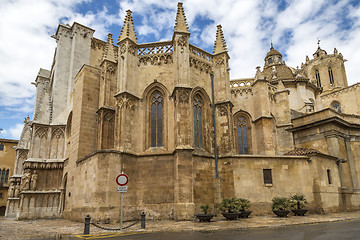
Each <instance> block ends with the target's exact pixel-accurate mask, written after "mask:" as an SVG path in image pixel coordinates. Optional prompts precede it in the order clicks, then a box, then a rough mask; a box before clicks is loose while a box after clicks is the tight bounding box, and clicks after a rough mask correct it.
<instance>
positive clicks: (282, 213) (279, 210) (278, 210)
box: [271, 197, 290, 217]
mask: <svg viewBox="0 0 360 240" xmlns="http://www.w3.org/2000/svg"><path fill="white" fill-rule="evenodd" d="M271 201H272V210H273V212H274V213H275V215H276V216H278V217H286V216H287V215H288V214H289V212H290V211H289V206H290V203H289V199H288V198H284V197H274V198H273V199H272V200H271Z"/></svg>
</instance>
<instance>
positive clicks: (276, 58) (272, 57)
mask: <svg viewBox="0 0 360 240" xmlns="http://www.w3.org/2000/svg"><path fill="white" fill-rule="evenodd" d="M264 60H265V67H264V68H265V69H267V68H269V67H272V66H275V65H283V64H285V63H284V62H283V60H282V55H281V53H280V52H279V51H278V50H276V49H275V48H274V47H273V44H272V43H271V47H270V51H269V52H268V53H267V54H266V57H265V59H264Z"/></svg>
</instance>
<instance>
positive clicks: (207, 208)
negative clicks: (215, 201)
mask: <svg viewBox="0 0 360 240" xmlns="http://www.w3.org/2000/svg"><path fill="white" fill-rule="evenodd" d="M200 208H201V210H202V211H203V213H204V214H208V212H209V210H210V206H209V204H205V205H201V206H200Z"/></svg>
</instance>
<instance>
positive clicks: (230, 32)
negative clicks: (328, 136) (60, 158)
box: [0, 0, 360, 139]
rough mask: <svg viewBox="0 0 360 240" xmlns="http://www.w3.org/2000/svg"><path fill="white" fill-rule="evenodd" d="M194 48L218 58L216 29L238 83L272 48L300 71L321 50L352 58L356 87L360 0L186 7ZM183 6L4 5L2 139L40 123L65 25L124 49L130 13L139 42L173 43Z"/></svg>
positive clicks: (209, 1) (206, 1)
mask: <svg viewBox="0 0 360 240" xmlns="http://www.w3.org/2000/svg"><path fill="white" fill-rule="evenodd" d="M183 3H184V9H185V14H186V17H187V21H188V24H189V27H190V32H191V37H190V42H191V43H192V44H194V45H196V46H198V47H201V48H203V49H205V50H207V51H208V52H212V51H213V46H214V40H215V32H216V25H218V24H221V25H222V27H223V31H224V36H225V40H226V42H227V46H228V50H229V55H230V57H231V59H230V68H231V70H230V77H231V79H236V78H246V77H253V76H254V75H255V68H256V66H261V67H262V66H263V64H264V56H265V55H266V53H267V52H268V51H269V46H270V42H271V41H272V42H273V43H274V46H275V48H276V49H277V50H279V51H280V52H281V53H282V54H283V56H284V60H285V61H286V64H287V65H288V66H292V67H296V66H300V65H301V63H302V62H304V61H305V56H306V55H309V57H310V58H311V57H312V54H313V53H314V52H315V50H316V48H317V44H316V43H317V39H321V44H320V45H321V47H322V48H323V49H325V50H326V51H327V52H328V53H332V52H333V49H334V47H336V48H337V49H338V51H339V52H341V53H342V54H343V55H344V57H345V58H346V59H348V60H349V61H348V62H346V65H345V67H346V69H347V77H348V81H349V84H355V83H357V82H359V81H360V78H359V76H360V67H359V66H360V1H359V0H338V1H336V0H277V1H271V0H184V1H183ZM176 8H177V1H171V0H92V1H91V0H61V1H59V0H1V1H0V16H1V21H0V43H1V44H0V84H1V88H0V128H1V129H3V130H2V131H1V133H0V138H10V139H17V138H19V136H20V133H21V129H22V124H23V120H24V118H25V117H26V116H27V115H29V116H30V118H32V114H33V104H34V96H35V90H36V89H35V86H34V85H31V82H33V81H35V77H36V75H37V73H38V71H39V68H46V69H50V66H51V63H52V58H53V54H54V50H55V47H56V43H55V40H54V39H52V38H50V36H51V35H53V34H54V33H55V31H56V28H57V26H58V24H59V23H69V24H70V25H71V24H72V23H73V22H74V21H77V22H79V23H81V24H83V25H86V26H89V27H91V28H93V29H94V30H96V32H95V37H96V38H99V39H102V40H106V35H107V33H109V32H110V33H112V34H113V38H114V40H115V42H116V39H117V38H118V36H119V34H120V31H121V27H122V24H123V19H124V17H125V11H126V10H127V9H130V10H132V12H133V17H134V22H135V30H136V32H137V34H138V42H139V43H145V42H154V41H160V40H170V39H171V37H172V34H173V27H174V23H175V15H176Z"/></svg>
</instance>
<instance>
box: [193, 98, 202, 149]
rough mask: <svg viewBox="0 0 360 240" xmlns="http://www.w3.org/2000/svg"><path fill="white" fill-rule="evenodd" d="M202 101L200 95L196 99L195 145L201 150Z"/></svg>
mask: <svg viewBox="0 0 360 240" xmlns="http://www.w3.org/2000/svg"><path fill="white" fill-rule="evenodd" d="M201 112H202V100H201V97H200V96H199V95H196V96H195V98H194V143H195V147H198V148H201V147H202V146H203V143H202V121H201V120H202V119H201V114H202V113H201Z"/></svg>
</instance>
